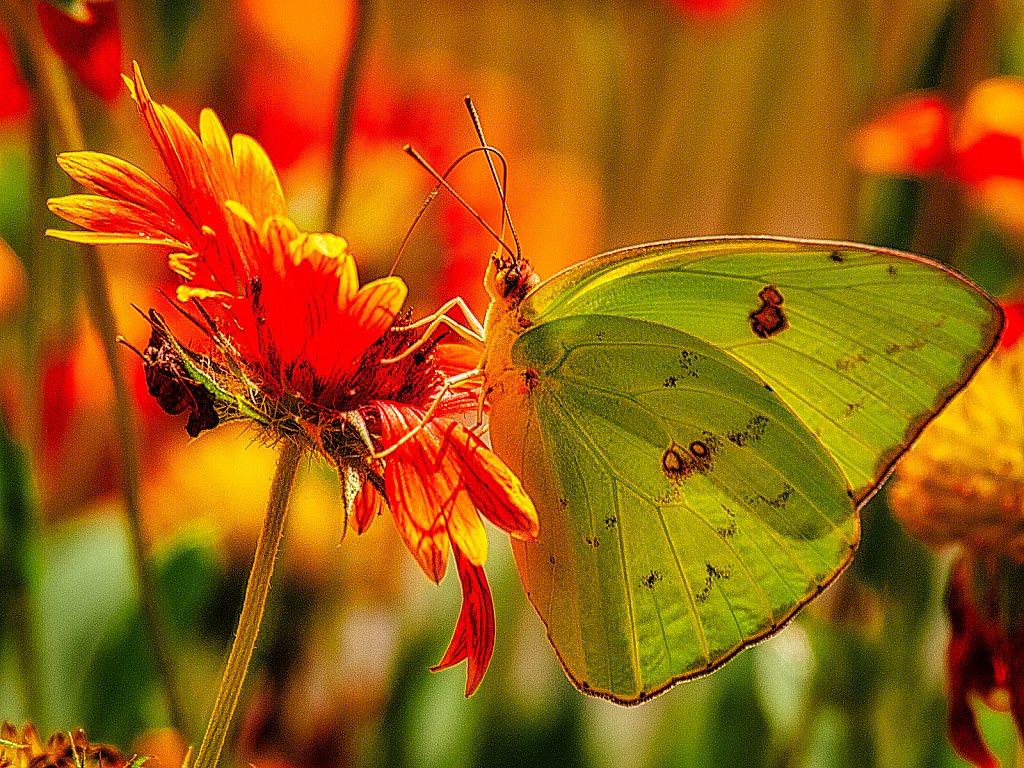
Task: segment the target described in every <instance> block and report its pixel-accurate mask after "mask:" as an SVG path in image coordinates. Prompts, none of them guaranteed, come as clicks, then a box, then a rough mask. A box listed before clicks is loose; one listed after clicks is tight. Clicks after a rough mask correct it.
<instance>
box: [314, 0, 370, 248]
mask: <svg viewBox="0 0 1024 768" xmlns="http://www.w3.org/2000/svg"><path fill="white" fill-rule="evenodd" d="M371 2H372V0H356V3H355V6H356V18H355V20H354V22H353V25H354V26H353V29H352V45H351V46H350V47H349V51H348V58H347V59H346V60H345V67H344V69H343V70H342V74H341V84H340V85H339V93H338V114H337V118H336V119H335V123H334V144H333V146H332V147H331V176H330V187H329V188H328V191H327V210H326V213H325V214H324V227H325V229H326V230H327V231H330V232H333V231H334V228H335V227H336V226H337V222H338V214H339V213H340V212H341V201H342V198H343V197H344V195H345V183H346V181H347V178H346V177H347V174H348V161H347V158H348V145H349V142H350V140H351V138H352V116H353V115H354V114H355V108H356V96H357V93H356V91H357V88H356V86H357V85H358V83H359V76H360V75H361V74H362V70H363V62H364V61H365V60H366V50H367V47H368V45H369V41H370V20H371V16H372V12H371V8H370V3H371Z"/></svg>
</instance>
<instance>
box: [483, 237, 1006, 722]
mask: <svg viewBox="0 0 1024 768" xmlns="http://www.w3.org/2000/svg"><path fill="white" fill-rule="evenodd" d="M537 283H538V280H537V278H536V277H535V276H534V275H533V272H532V271H531V269H530V267H529V266H528V265H527V264H526V262H525V261H524V260H523V259H521V258H519V257H518V256H516V257H508V258H503V257H500V256H495V257H493V258H492V260H491V264H490V267H489V269H488V275H487V279H486V284H487V287H488V290H489V293H490V295H491V297H492V300H493V301H492V304H491V306H490V309H489V311H488V316H487V321H486V323H485V326H484V328H483V329H482V330H483V333H482V334H481V335H482V336H483V343H484V349H485V351H484V358H483V363H482V367H483V369H484V377H485V381H484V391H485V393H486V397H487V399H488V401H489V402H490V408H491V410H490V435H491V441H492V444H493V446H494V450H495V451H496V452H497V453H498V455H500V456H501V457H502V459H503V460H504V461H505V462H506V463H507V464H508V465H509V466H510V467H511V468H512V470H513V471H515V472H516V473H517V474H518V475H519V476H520V477H521V478H522V480H523V482H524V484H525V486H526V489H527V491H528V492H529V493H530V496H531V497H532V499H533V501H534V503H535V504H536V506H537V510H538V513H539V515H540V536H539V538H538V539H537V540H536V541H533V542H520V541H514V542H513V548H514V551H515V558H516V563H517V565H518V567H519V573H520V575H521V577H522V580H523V584H524V585H525V587H526V592H527V594H528V595H529V598H530V601H531V602H532V603H533V605H534V607H535V608H536V609H537V612H538V613H539V614H540V616H541V618H542V619H543V620H544V623H545V624H546V625H547V630H548V636H549V637H550V639H551V643H552V645H553V646H554V648H555V650H556V652H557V653H558V657H559V659H560V660H561V662H562V665H563V666H564V667H565V670H566V672H567V673H568V675H569V677H570V678H571V679H572V681H573V682H574V683H575V684H576V685H577V686H578V687H579V688H580V689H581V690H583V691H585V692H586V693H589V694H593V695H596V696H603V697H606V698H609V699H612V700H614V701H617V702H619V703H622V704H633V703H637V702H641V701H644V700H645V699H648V698H650V697H651V696H653V695H655V694H657V693H659V692H660V691H663V690H665V689H666V688H668V687H670V686H671V685H673V684H674V683H676V682H678V681H680V680H685V679H688V678H692V677H696V676H698V675H701V674H704V673H707V672H710V671H711V670H713V669H715V668H716V667H718V666H720V665H721V664H723V663H724V662H725V661H727V660H728V659H729V658H731V657H732V656H733V655H735V654H736V653H737V652H738V651H740V650H741V649H743V648H745V647H747V646H749V645H751V644H752V643H755V642H757V641H759V640H761V639H763V638H765V637H767V636H769V635H771V634H772V633H774V632H776V631H778V630H779V629H780V628H781V627H783V626H784V625H785V624H786V622H787V621H789V620H790V619H791V618H792V617H793V615H794V614H795V613H796V612H797V611H798V610H799V609H800V607H801V606H803V605H804V604H806V603H807V602H808V601H809V600H811V599H812V598H813V597H814V596H815V595H817V594H818V593H819V592H821V590H822V589H823V588H824V587H825V586H827V585H828V584H829V583H830V582H831V581H832V580H833V579H835V578H836V576H837V575H838V574H839V573H841V572H842V570H843V569H844V568H845V567H846V566H847V564H848V563H849V562H850V559H851V557H852V555H853V552H854V550H855V549H856V547H857V543H858V538H859V535H860V534H859V523H858V517H857V510H858V509H859V508H860V507H861V506H862V505H863V504H864V502H865V501H866V500H867V499H868V498H869V497H870V496H871V495H872V494H873V493H874V492H875V491H876V490H877V489H878V487H879V485H880V484H881V483H882V482H883V481H884V480H885V478H886V477H887V476H888V474H889V472H890V471H891V469H892V467H893V464H894V462H895V461H896V460H897V459H898V458H899V456H900V455H901V454H902V453H903V452H904V451H905V450H907V448H908V447H909V446H910V444H911V443H912V442H913V440H914V438H915V437H916V436H917V435H918V434H919V433H920V431H921V429H923V428H924V426H925V425H926V424H927V423H928V421H929V420H930V419H931V418H932V417H934V416H935V415H936V413H938V411H939V410H940V409H941V408H942V407H943V405H944V404H945V403H946V402H947V401H948V400H949V399H950V398H951V397H952V396H953V395H954V394H955V393H956V392H957V391H958V390H959V389H960V388H961V387H963V386H964V385H965V384H966V382H967V381H968V379H969V378H970V377H971V375H972V374H973V372H974V371H975V370H976V369H977V367H978V366H979V365H980V364H981V363H982V361H983V360H984V359H985V358H986V357H987V356H988V354H989V353H990V352H991V350H992V348H993V347H994V345H995V343H996V340H997V337H998V335H999V331H1000V329H1001V327H1002V313H1001V311H1000V309H999V306H998V305H997V304H996V303H995V301H994V300H993V299H992V298H991V297H989V296H988V295H986V294H985V293H984V292H983V291H981V290H980V289H979V288H977V287H976V286H974V285H972V284H971V283H970V282H968V281H967V280H965V279H964V278H963V277H961V276H959V275H957V274H956V273H954V272H952V271H950V270H948V269H946V268H945V267H942V266H941V265H939V264H936V263H933V262H931V261H928V260H926V259H923V258H919V257H916V256H910V255H907V254H903V253H897V252H894V251H889V250H884V249H881V248H871V247H867V246H863V245H853V244H849V243H834V242H820V241H802V240H784V239H777V238H769V237H725V238H709V239H695V240H679V241H675V242H665V243H656V244H653V245H645V246H640V247H636V248H627V249H624V250H619V251H613V252H611V253H607V254H605V255H602V256H598V257H596V258H594V259H591V260H589V261H586V262H583V263H581V264H579V265H577V266H574V267H571V268H570V269H568V270H566V271H564V272H562V273H561V274H559V275H556V276H555V277H553V278H551V279H550V280H548V281H547V282H544V283H541V284H539V285H537Z"/></svg>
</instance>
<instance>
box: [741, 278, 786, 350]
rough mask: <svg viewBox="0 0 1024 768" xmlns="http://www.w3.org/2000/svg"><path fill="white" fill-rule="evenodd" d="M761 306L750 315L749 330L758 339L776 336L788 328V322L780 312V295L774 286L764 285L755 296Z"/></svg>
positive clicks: (781, 297) (781, 302)
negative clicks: (759, 300)
mask: <svg viewBox="0 0 1024 768" xmlns="http://www.w3.org/2000/svg"><path fill="white" fill-rule="evenodd" d="M757 295H758V298H760V299H761V306H760V307H758V308H757V309H756V310H754V311H753V312H751V313H750V329H751V330H752V331H753V332H754V335H756V336H757V337H758V338H761V339H767V338H769V337H771V336H777V335H778V334H780V333H782V332H783V331H784V330H786V329H787V328H789V320H788V319H786V315H785V313H784V312H783V311H782V304H783V302H784V299H783V296H782V294H781V293H780V292H779V289H778V288H776V287H775V286H774V285H766V286H765V287H764V288H762V289H761V292H760V293H758V294H757Z"/></svg>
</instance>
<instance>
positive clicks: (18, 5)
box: [0, 0, 191, 739]
mask: <svg viewBox="0 0 1024 768" xmlns="http://www.w3.org/2000/svg"><path fill="white" fill-rule="evenodd" d="M0 7H2V8H3V11H4V15H5V16H6V17H7V20H8V22H9V23H10V25H11V26H12V27H13V28H14V29H15V30H16V33H17V35H18V37H19V39H20V40H21V42H22V43H23V44H24V46H25V49H26V51H27V53H28V62H27V66H28V68H29V70H30V71H29V72H27V73H26V75H27V76H26V78H25V79H26V81H27V82H28V84H29V87H30V88H31V90H32V96H33V101H34V102H35V104H36V108H37V109H38V110H39V111H40V112H41V113H42V115H43V119H44V120H45V122H46V124H47V126H48V127H49V128H50V130H52V131H53V132H54V135H55V136H56V140H57V143H58V145H59V148H60V149H61V150H65V151H78V150H83V149H85V137H84V135H83V133H82V125H81V121H80V120H79V117H78V109H77V107H76V105H75V102H74V99H73V97H72V95H71V88H70V85H69V83H68V79H67V75H66V73H65V70H64V67H63V65H62V63H61V61H60V60H59V59H58V57H57V55H56V54H55V53H54V52H53V50H52V49H51V48H50V46H49V43H47V41H46V36H45V35H44V34H43V28H42V25H41V24H40V22H39V15H38V13H37V11H36V7H35V3H33V2H18V0H3V3H2V6H0ZM44 146H45V142H36V144H34V147H39V148H42V147H44ZM52 163H53V159H52V157H50V156H49V155H47V157H46V158H45V160H44V159H43V158H35V162H34V166H35V168H36V169H37V173H38V174H39V176H40V178H45V174H44V173H43V169H45V168H47V167H51V166H52ZM39 207H40V208H42V207H43V206H42V204H41V203H40V204H39ZM39 233H40V235H41V233H42V229H41V228H40V229H39ZM80 254H81V260H82V271H83V282H84V293H85V304H86V308H87V311H88V313H89V319H90V321H91V322H92V325H93V327H94V328H95V329H96V331H97V333H98V334H99V337H100V340H101V342H102V344H103V352H104V356H105V359H106V364H107V370H108V371H109V372H110V378H111V381H112V383H113V390H114V425H115V429H116V432H117V436H118V440H119V442H120V444H121V484H122V493H123V494H124V504H125V517H126V519H127V524H128V532H129V538H130V540H131V549H132V563H133V566H134V570H135V580H136V585H137V589H138V597H139V606H140V612H141V615H142V622H143V626H144V627H145V630H146V633H147V637H148V640H149V645H150V648H151V649H152V652H153V656H154V662H155V664H156V668H157V674H158V675H159V677H160V680H161V683H162V685H163V689H164V697H165V699H166V702H167V710H168V715H169V718H170V721H171V725H172V726H173V727H174V728H175V729H176V730H177V731H178V732H179V733H181V735H182V736H183V737H184V738H186V739H189V738H190V736H191V732H190V729H189V728H188V725H187V721H186V719H185V714H184V708H183V706H182V697H181V695H180V692H179V690H178V685H177V676H176V674H175V668H174V663H173V657H172V656H171V652H170V648H169V643H168V641H167V638H166V635H165V633H164V623H163V617H162V615H161V612H160V609H159V604H158V602H157V597H156V587H155V584H154V580H153V574H152V571H151V570H150V567H149V561H148V559H147V557H146V543H145V539H144V536H143V528H142V503H141V501H140V496H139V464H138V444H137V440H136V433H135V423H134V419H133V416H132V414H133V408H132V401H131V393H130V390H129V387H128V382H127V381H126V380H125V377H124V372H123V370H122V369H121V366H120V365H118V362H117V361H118V351H117V343H116V341H117V335H118V334H117V323H116V321H115V318H114V311H113V307H112V306H111V302H110V291H109V288H108V285H107V278H106V273H105V270H104V268H103V264H102V262H101V261H100V259H99V255H98V254H97V252H96V249H95V248H94V247H92V246H82V247H81V249H80Z"/></svg>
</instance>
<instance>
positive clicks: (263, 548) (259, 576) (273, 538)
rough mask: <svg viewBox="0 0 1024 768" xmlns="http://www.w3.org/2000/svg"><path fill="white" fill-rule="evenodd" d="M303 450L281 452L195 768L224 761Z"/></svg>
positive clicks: (291, 446)
mask: <svg viewBox="0 0 1024 768" xmlns="http://www.w3.org/2000/svg"><path fill="white" fill-rule="evenodd" d="M301 457H302V448H301V447H299V446H298V445H297V444H296V443H294V442H292V441H291V440H286V441H285V442H284V444H283V445H282V446H281V455H280V456H278V459H277V469H276V471H275V472H274V480H273V482H272V483H271V485H270V501H269V502H268V504H267V516H266V518H264V520H263V530H262V531H261V532H260V539H259V542H258V543H257V544H256V555H255V557H254V558H253V563H252V571H251V572H250V573H249V584H248V585H247V586H246V588H245V601H244V602H243V603H242V614H241V616H239V617H238V632H236V633H235V642H234V644H232V646H231V653H230V654H229V656H228V662H227V665H226V667H225V669H224V677H223V678H221V681H220V690H219V691H218V692H217V700H216V701H215V702H214V703H213V712H212V713H211V714H210V723H209V725H207V726H206V735H204V736H203V743H202V745H200V747H199V753H198V754H197V755H196V759H195V762H194V763H193V764H192V768H214V767H215V766H216V765H217V760H218V759H219V758H220V753H221V750H222V749H223V748H224V741H225V740H226V739H227V735H228V729H229V728H230V727H231V720H232V718H233V717H234V714H235V707H236V706H237V704H238V696H239V694H240V693H241V691H242V683H244V682H245V675H246V673H247V672H248V671H249V661H250V659H252V652H253V648H254V647H255V646H256V638H257V636H258V635H259V631H260V622H261V621H262V620H263V609H264V607H265V606H266V603H267V593H268V592H269V591H270V577H271V576H272V575H273V573H274V561H275V560H276V559H277V550H278V547H280V545H281V535H282V534H283V533H284V520H285V516H286V515H287V514H288V500H289V498H290V497H291V492H292V486H293V485H294V482H295V473H296V471H297V470H298V468H299V459H300V458H301Z"/></svg>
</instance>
